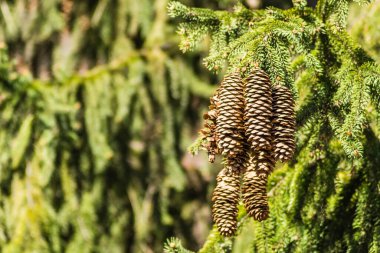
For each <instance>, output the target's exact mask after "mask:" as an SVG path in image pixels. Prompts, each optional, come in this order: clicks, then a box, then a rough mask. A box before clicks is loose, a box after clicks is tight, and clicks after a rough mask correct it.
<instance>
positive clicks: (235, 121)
mask: <svg viewBox="0 0 380 253" xmlns="http://www.w3.org/2000/svg"><path fill="white" fill-rule="evenodd" d="M218 98H219V99H218V102H217V103H216V110H217V115H218V117H217V118H216V133H217V144H218V148H219V149H220V151H221V153H222V154H223V155H224V156H226V157H228V158H233V157H236V156H238V155H239V154H241V153H243V152H244V150H245V146H246V142H245V136H244V95H243V82H242V80H241V77H240V75H239V74H238V73H233V74H230V75H227V76H226V77H225V78H224V80H223V81H222V84H221V86H220V88H219V95H218Z"/></svg>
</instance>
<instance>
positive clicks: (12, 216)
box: [0, 0, 380, 253]
mask: <svg viewBox="0 0 380 253" xmlns="http://www.w3.org/2000/svg"><path fill="white" fill-rule="evenodd" d="M181 2H183V3H185V4H187V5H190V6H195V7H208V8H212V9H215V10H217V9H231V8H232V7H233V6H234V5H235V4H236V1H234V0H219V1H217V0H211V1H201V0H183V1H181ZM167 4H168V0H139V1H135V0H93V1H74V0H49V1H44V0H12V1H0V252H12V253H13V252H20V253H21V252H38V253H40V252H148V253H149V252H161V251H162V249H163V243H164V242H165V240H166V239H167V238H169V237H171V236H176V237H178V238H180V239H181V240H182V242H183V244H184V245H185V246H186V247H188V248H189V249H193V250H196V249H198V248H199V247H200V246H201V245H202V244H203V242H204V241H205V239H206V237H207V235H208V233H209V231H210V229H211V227H212V221H211V210H210V195H211V191H212V189H213V187H214V184H215V176H216V174H217V172H218V171H219V169H220V165H218V164H220V163H218V162H216V164H215V165H212V166H211V165H209V164H208V163H207V157H206V154H205V153H200V154H199V155H198V156H196V157H192V156H191V155H190V154H189V153H188V152H187V148H188V147H189V146H190V145H191V143H192V142H193V141H194V140H195V139H196V137H197V132H198V130H199V128H200V127H201V124H202V115H203V112H204V111H206V110H207V105H208V98H209V96H210V95H211V94H212V93H213V92H214V90H215V88H216V85H217V83H218V82H219V80H220V79H221V74H222V73H220V74H215V73H210V72H208V71H207V70H206V69H205V68H204V67H203V66H202V58H203V57H204V56H205V55H206V52H207V48H208V40H207V39H205V40H204V42H203V44H202V45H201V46H200V47H199V48H198V49H197V51H195V52H192V53H186V54H182V53H181V52H180V51H179V49H178V46H177V44H178V42H179V41H178V37H177V35H176V20H170V19H169V18H168V16H167V13H166V11H167V9H166V7H167ZM243 4H245V5H246V6H247V7H249V8H265V7H267V6H276V7H279V8H289V7H291V1H270V0H267V1H259V0H247V1H244V2H243ZM309 4H310V5H311V6H312V5H314V4H315V1H310V2H309ZM350 13H351V14H350V22H349V23H350V25H349V30H350V33H351V34H352V35H353V37H354V39H355V40H357V41H358V42H359V43H360V44H361V45H362V46H363V47H364V49H365V50H366V51H367V52H368V53H369V54H370V55H371V56H372V57H374V58H375V59H376V60H378V61H380V29H379V25H378V24H379V23H380V1H375V2H374V3H373V4H371V5H369V6H363V7H359V6H358V5H355V7H353V8H351V10H350ZM242 247H244V245H243V246H242ZM236 252H241V251H239V250H236Z"/></svg>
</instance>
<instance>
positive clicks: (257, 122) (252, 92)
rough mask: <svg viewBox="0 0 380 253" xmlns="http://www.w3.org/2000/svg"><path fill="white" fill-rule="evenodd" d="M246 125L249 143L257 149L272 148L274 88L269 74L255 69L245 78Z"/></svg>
mask: <svg viewBox="0 0 380 253" xmlns="http://www.w3.org/2000/svg"><path fill="white" fill-rule="evenodd" d="M244 95H245V100H246V106H245V115H244V116H245V127H246V136H247V138H248V143H249V144H250V145H251V149H252V150H255V151H260V150H269V149H271V148H272V142H271V138H272V134H271V130H272V122H271V117H272V88H271V82H270V80H269V77H268V75H267V74H266V73H265V72H264V71H262V70H260V69H256V70H254V71H253V72H252V73H251V74H250V75H249V76H248V77H247V78H246V79H245V91H244Z"/></svg>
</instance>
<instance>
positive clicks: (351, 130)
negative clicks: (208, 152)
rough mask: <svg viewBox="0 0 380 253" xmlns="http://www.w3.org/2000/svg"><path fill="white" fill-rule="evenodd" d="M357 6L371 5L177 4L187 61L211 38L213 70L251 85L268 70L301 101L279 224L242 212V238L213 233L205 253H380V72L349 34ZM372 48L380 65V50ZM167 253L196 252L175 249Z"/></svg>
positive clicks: (275, 195) (276, 179)
mask: <svg viewBox="0 0 380 253" xmlns="http://www.w3.org/2000/svg"><path fill="white" fill-rule="evenodd" d="M352 2H358V3H359V4H366V3H368V2H370V1H349V0H319V1H318V3H317V5H316V7H315V8H311V7H308V6H307V3H306V1H303V0H294V1H293V8H291V9H288V10H280V9H276V8H267V9H265V10H258V11H257V10H256V11H252V10H249V9H247V8H246V7H244V6H243V5H241V4H238V5H236V6H235V8H234V10H233V11H212V10H210V9H199V8H191V7H186V6H185V5H182V4H180V3H178V2H171V3H170V4H169V7H168V9H169V14H170V15H171V16H172V17H178V18H180V19H181V20H182V23H181V24H180V25H179V29H178V33H179V34H180V36H181V37H182V40H181V43H180V48H181V49H182V50H183V51H189V50H192V49H194V48H196V46H197V45H198V44H199V42H200V41H201V39H202V38H204V37H205V36H209V37H210V38H211V43H210V51H209V55H208V56H207V57H206V58H205V59H204V64H205V66H206V67H207V68H208V69H209V70H211V71H221V70H224V71H225V72H226V73H236V71H238V72H240V74H241V75H242V76H247V75H248V74H249V73H250V70H251V69H254V68H256V67H259V68H261V69H262V70H264V71H265V72H266V73H267V74H268V75H269V78H270V80H271V82H272V83H273V84H275V85H280V86H284V87H287V88H289V89H291V90H292V91H293V94H294V96H295V97H296V98H297V102H296V105H297V106H296V111H297V136H296V137H297V150H296V155H295V157H294V159H293V160H292V161H291V162H289V163H287V164H283V165H279V166H277V169H276V170H275V172H274V173H273V174H272V175H271V176H270V178H269V182H268V189H267V190H268V192H269V193H268V195H269V207H270V210H271V215H270V218H269V219H268V220H266V221H264V222H261V223H259V222H253V221H252V220H251V219H249V218H247V217H246V214H245V210H244V208H240V212H239V215H238V235H237V236H236V237H235V238H232V239H226V238H223V237H222V236H221V235H219V232H218V231H217V229H214V230H213V231H211V233H210V235H209V238H208V239H207V241H206V243H205V245H204V246H203V248H202V249H201V250H200V251H199V252H224V251H227V252H229V251H230V250H234V251H235V252H252V251H253V252H379V251H380V248H379V245H380V185H379V182H380V173H379V170H378V168H379V167H380V156H379V154H380V141H379V134H380V128H379V123H378V120H379V112H380V103H379V102H380V100H379V99H380V66H379V65H378V64H376V63H375V62H374V60H372V59H371V58H370V57H369V56H368V54H367V53H366V52H365V51H364V50H363V49H361V48H360V46H358V44H356V43H355V42H354V41H353V40H352V39H351V38H350V36H349V35H348V33H347V32H346V26H347V15H348V10H349V5H350V4H351V3H352ZM372 8H373V10H375V8H377V6H376V3H374V4H373V5H372ZM373 15H374V16H376V15H375V14H373ZM376 18H377V19H378V13H377V16H376ZM362 22H363V23H364V24H363V25H361V26H358V27H357V28H354V34H355V32H356V34H360V35H359V36H358V35H357V36H358V37H359V39H362V38H366V36H370V35H368V34H363V33H362V32H361V31H363V29H365V28H363V27H365V25H368V27H372V28H374V29H375V27H376V25H372V26H371V23H369V22H368V23H367V22H366V21H364V20H363V21H362ZM375 22H376V21H374V24H376V23H375ZM367 30H368V29H366V30H365V31H367ZM375 36H376V35H375ZM374 43H376V42H374ZM365 48H369V49H372V51H370V53H371V55H372V56H374V57H376V56H375V54H376V53H375V52H376V47H375V45H373V44H370V45H366V46H365ZM202 145H203V144H202V140H200V141H198V142H196V143H195V145H194V146H193V147H192V151H194V152H196V151H197V150H198V149H199V148H201V147H202ZM247 245H250V247H247ZM165 250H166V252H187V251H186V250H185V249H184V248H183V247H182V245H181V243H180V241H178V240H176V239H172V240H170V241H169V242H168V243H167V244H166V246H165Z"/></svg>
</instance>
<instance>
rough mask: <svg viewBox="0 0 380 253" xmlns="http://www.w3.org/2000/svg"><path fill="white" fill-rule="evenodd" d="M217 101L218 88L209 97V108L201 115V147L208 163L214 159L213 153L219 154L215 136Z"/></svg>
mask: <svg viewBox="0 0 380 253" xmlns="http://www.w3.org/2000/svg"><path fill="white" fill-rule="evenodd" d="M217 102H218V90H217V91H216V93H215V95H214V96H212V97H211V98H210V106H209V109H210V110H209V111H208V112H206V113H205V114H204V115H203V118H204V120H205V123H204V125H203V128H202V129H201V131H200V133H201V134H202V138H203V140H205V142H204V145H203V147H204V148H205V149H206V150H207V153H208V160H209V162H210V163H213V162H214V161H215V155H217V154H219V149H218V146H217V136H216V118H217V111H216V103H217Z"/></svg>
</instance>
